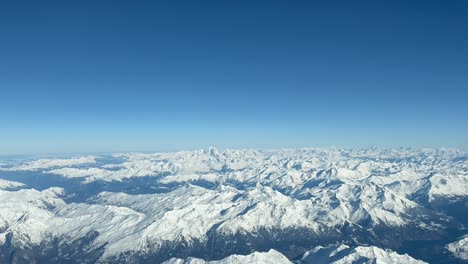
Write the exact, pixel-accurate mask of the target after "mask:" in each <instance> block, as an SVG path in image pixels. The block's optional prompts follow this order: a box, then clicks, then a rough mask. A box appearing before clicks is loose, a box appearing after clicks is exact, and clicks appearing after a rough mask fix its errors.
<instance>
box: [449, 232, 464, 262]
mask: <svg viewBox="0 0 468 264" xmlns="http://www.w3.org/2000/svg"><path fill="white" fill-rule="evenodd" d="M447 249H448V250H449V251H450V252H452V254H453V255H454V256H455V257H457V258H460V259H464V260H468V235H466V236H464V237H463V238H462V239H460V240H458V241H456V242H453V243H450V244H448V245H447Z"/></svg>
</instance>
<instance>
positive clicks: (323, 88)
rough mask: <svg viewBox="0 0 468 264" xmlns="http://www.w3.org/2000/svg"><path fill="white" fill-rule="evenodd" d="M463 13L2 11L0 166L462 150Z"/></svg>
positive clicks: (465, 85) (119, 6)
mask: <svg viewBox="0 0 468 264" xmlns="http://www.w3.org/2000/svg"><path fill="white" fill-rule="evenodd" d="M467 14H468V2H467V1H147V2H145V1H3V2H2V3H1V4H0V153H1V154H17V153H50V152H75V151H76V152H83V151H153V150H154V151H158V150H176V149H193V148H200V147H207V146H211V145H213V146H217V147H220V148H224V147H230V148H240V147H256V148H278V147H307V146H330V145H335V146H412V147H441V146H450V147H458V148H462V149H468V106H467V105H468V103H467V102H468V15H467Z"/></svg>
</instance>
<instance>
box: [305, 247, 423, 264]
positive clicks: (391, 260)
mask: <svg viewBox="0 0 468 264" xmlns="http://www.w3.org/2000/svg"><path fill="white" fill-rule="evenodd" d="M299 263H303V264H328V263H333V264H348V263H375V264H423V263H426V262H424V261H421V260H417V259H414V258H412V257H410V256H409V255H408V254H404V255H400V254H398V253H396V252H393V251H392V250H389V249H387V250H385V249H381V248H378V247H375V246H370V247H366V246H358V247H355V248H352V247H349V246H347V245H331V246H328V247H321V246H319V247H316V248H314V249H312V250H309V251H307V252H306V253H304V255H303V257H302V259H301V260H300V261H299Z"/></svg>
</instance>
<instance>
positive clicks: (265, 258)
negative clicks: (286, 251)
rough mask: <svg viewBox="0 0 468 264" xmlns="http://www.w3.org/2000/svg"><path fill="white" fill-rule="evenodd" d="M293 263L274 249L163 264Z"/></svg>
mask: <svg viewBox="0 0 468 264" xmlns="http://www.w3.org/2000/svg"><path fill="white" fill-rule="evenodd" d="M258 263H263V264H291V263H292V262H291V261H289V259H288V258H287V257H285V256H284V255H283V254H281V253H279V252H278V251H276V250H274V249H270V251H268V252H254V253H252V254H249V255H231V256H229V257H226V258H224V259H222V260H214V261H205V260H202V259H198V258H187V259H185V260H183V259H176V258H172V259H170V260H168V261H165V262H163V264H258Z"/></svg>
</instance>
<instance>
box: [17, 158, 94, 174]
mask: <svg viewBox="0 0 468 264" xmlns="http://www.w3.org/2000/svg"><path fill="white" fill-rule="evenodd" d="M93 163H96V157H95V156H82V157H76V158H69V159H38V160H33V161H27V162H25V163H23V164H21V165H18V166H15V167H12V168H9V169H8V170H11V171H29V170H31V171H34V170H39V169H51V168H60V167H67V166H76V165H83V164H93Z"/></svg>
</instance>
